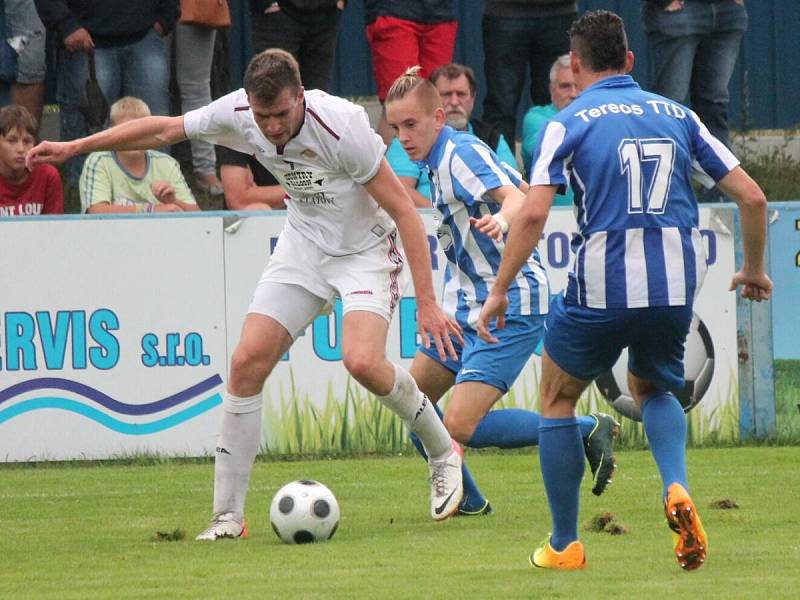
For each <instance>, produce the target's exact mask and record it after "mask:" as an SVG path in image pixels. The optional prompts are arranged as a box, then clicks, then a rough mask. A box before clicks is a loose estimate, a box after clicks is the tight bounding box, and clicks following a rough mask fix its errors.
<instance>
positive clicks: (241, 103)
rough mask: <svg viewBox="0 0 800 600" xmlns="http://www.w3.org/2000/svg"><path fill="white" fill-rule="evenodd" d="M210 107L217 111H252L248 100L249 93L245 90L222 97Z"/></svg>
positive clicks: (240, 89)
mask: <svg viewBox="0 0 800 600" xmlns="http://www.w3.org/2000/svg"><path fill="white" fill-rule="evenodd" d="M208 106H209V107H211V108H213V109H215V110H224V111H233V112H245V111H248V110H250V101H249V100H248V99H247V92H245V91H244V88H239V89H238V90H233V91H232V92H228V93H227V94H225V95H224V96H220V97H219V98H217V99H216V100H214V101H213V102H212V103H211V104H209V105H208Z"/></svg>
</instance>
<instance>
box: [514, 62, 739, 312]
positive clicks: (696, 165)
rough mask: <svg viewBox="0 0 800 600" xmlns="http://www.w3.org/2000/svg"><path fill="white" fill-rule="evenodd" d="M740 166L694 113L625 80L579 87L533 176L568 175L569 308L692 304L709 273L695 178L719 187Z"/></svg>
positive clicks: (548, 179)
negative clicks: (571, 199) (574, 227)
mask: <svg viewBox="0 0 800 600" xmlns="http://www.w3.org/2000/svg"><path fill="white" fill-rule="evenodd" d="M738 164H739V161H737V160H736V158H735V157H734V156H733V154H731V152H730V151H729V150H728V149H727V148H726V147H725V146H724V145H723V144H722V143H721V142H720V141H719V140H717V139H716V138H714V137H713V136H712V135H711V134H710V133H709V132H708V129H707V128H706V126H705V125H703V123H701V122H700V120H699V119H698V118H697V115H695V114H694V112H692V111H691V110H689V109H688V108H685V107H683V106H681V105H680V104H677V103H676V102H673V101H672V100H669V99H667V98H664V97H662V96H658V95H656V94H651V93H649V92H644V91H642V90H641V89H640V88H639V86H638V85H637V84H636V82H634V81H633V79H632V78H631V77H629V76H628V75H617V76H613V77H608V78H606V79H603V80H601V81H598V82H596V83H595V84H594V85H592V86H590V87H588V88H587V89H585V90H584V91H583V92H582V93H581V94H580V95H579V96H578V97H577V98H576V99H575V101H574V102H573V103H572V104H570V105H569V106H568V107H567V108H566V109H564V110H562V111H561V112H560V113H558V114H557V115H556V116H555V117H554V118H553V120H552V121H551V122H550V123H549V124H548V125H547V127H546V128H545V130H544V131H543V132H542V134H541V143H540V144H539V148H538V150H537V152H536V155H535V156H534V159H533V168H532V171H531V178H530V183H531V185H537V184H545V185H558V186H559V188H560V189H563V188H564V187H565V185H566V183H567V178H568V177H571V181H572V189H573V190H574V192H575V210H576V219H577V221H578V228H579V233H577V234H576V235H575V236H574V237H573V239H572V251H573V254H574V257H575V261H574V264H573V268H572V272H571V273H570V276H569V282H568V284H567V289H566V291H565V294H566V299H567V301H568V302H571V303H573V304H579V305H582V306H588V307H590V308H638V307H645V306H683V305H687V304H691V303H692V301H693V300H694V298H695V296H696V295H697V293H698V291H699V289H700V286H701V285H702V282H703V278H704V276H705V273H706V253H705V247H704V244H703V242H702V239H701V236H700V232H699V230H698V210H697V200H696V198H695V195H694V191H693V190H692V187H691V179H692V174H693V172H697V171H698V170H699V171H704V172H705V174H706V175H708V176H710V178H711V179H713V180H714V181H719V180H720V179H722V178H723V177H724V176H725V175H727V174H728V173H729V172H730V171H731V170H732V169H733V168H735V167H736V165H738ZM706 179H708V178H706Z"/></svg>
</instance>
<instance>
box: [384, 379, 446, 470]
mask: <svg viewBox="0 0 800 600" xmlns="http://www.w3.org/2000/svg"><path fill="white" fill-rule="evenodd" d="M393 366H394V386H393V387H392V391H391V392H389V394H388V395H386V396H375V397H376V398H377V399H378V400H380V401H381V403H382V404H383V405H384V406H386V407H387V408H390V409H391V410H392V411H394V412H395V413H397V415H399V416H400V418H401V419H403V421H404V422H405V424H406V426H407V427H408V429H409V431H412V432H414V433H416V434H417V437H418V438H419V439H420V441H421V442H422V445H423V446H425V452H427V454H428V457H429V458H430V459H431V460H443V459H444V458H446V457H447V456H449V455H450V452H451V451H452V449H453V447H452V442H451V440H450V434H449V433H447V429H445V426H444V423H442V420H441V419H440V418H439V415H437V414H436V409H434V407H433V404H432V403H431V401H430V400H428V397H427V396H425V394H423V393H422V392H420V391H419V388H418V387H417V382H416V381H414V378H413V377H411V374H410V373H409V372H408V371H406V370H405V369H404V368H403V367H401V366H399V365H393Z"/></svg>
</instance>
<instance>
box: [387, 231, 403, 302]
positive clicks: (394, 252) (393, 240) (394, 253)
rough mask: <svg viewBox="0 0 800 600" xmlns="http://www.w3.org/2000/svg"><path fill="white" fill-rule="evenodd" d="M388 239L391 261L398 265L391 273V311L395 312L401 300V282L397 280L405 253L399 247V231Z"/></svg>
mask: <svg viewBox="0 0 800 600" xmlns="http://www.w3.org/2000/svg"><path fill="white" fill-rule="evenodd" d="M386 239H387V240H388V241H389V253H388V255H387V256H388V258H389V262H391V263H392V264H394V265H397V268H395V269H394V270H393V271H392V272H391V273H389V294H390V301H389V312H394V308H395V306H397V302H398V300H400V284H399V283H398V282H397V276H398V275H400V271H402V270H403V255H402V254H400V250H399V249H398V248H397V231H393V232H392V233H390V234H389V235H388V236H387V237H386Z"/></svg>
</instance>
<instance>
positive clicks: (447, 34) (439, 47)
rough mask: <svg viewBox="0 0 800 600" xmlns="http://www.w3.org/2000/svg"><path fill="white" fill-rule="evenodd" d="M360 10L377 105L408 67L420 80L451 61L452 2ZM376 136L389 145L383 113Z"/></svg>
mask: <svg viewBox="0 0 800 600" xmlns="http://www.w3.org/2000/svg"><path fill="white" fill-rule="evenodd" d="M364 8H365V11H366V22H367V28H366V34H367V42H368V43H369V48H370V52H371V54H372V66H373V69H374V71H375V83H376V85H377V88H378V100H380V101H381V104H383V102H384V100H386V93H387V92H388V91H389V88H390V87H391V85H392V83H394V80H395V79H397V78H398V77H400V76H401V75H402V74H403V72H404V71H405V70H406V69H407V68H409V67H410V66H412V65H420V66H421V67H422V69H421V70H420V77H428V76H429V75H430V74H431V73H433V71H434V70H435V69H436V68H437V67H439V66H441V65H443V64H446V63H449V62H451V61H452V60H453V50H454V48H455V45H456V32H457V31H458V21H456V13H455V7H454V0H404V1H403V2H398V1H397V0H365V1H364ZM378 134H379V135H380V136H381V137H382V138H383V143H384V144H386V145H387V146H388V145H390V144H391V143H392V138H393V137H394V134H393V133H392V130H391V128H390V127H389V125H388V124H387V123H386V114H385V112H383V111H381V118H380V122H379V123H378ZM415 202H416V199H415Z"/></svg>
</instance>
